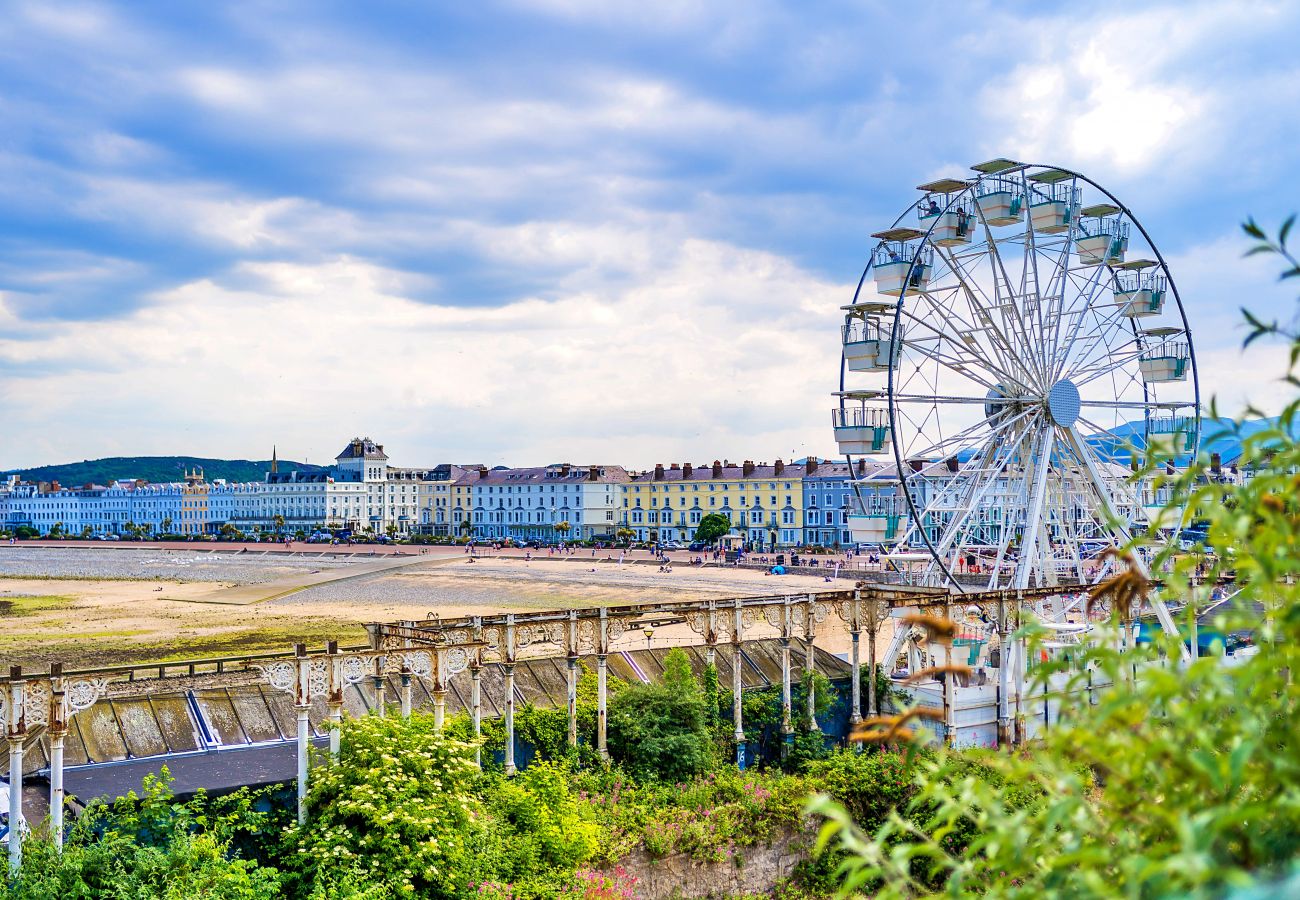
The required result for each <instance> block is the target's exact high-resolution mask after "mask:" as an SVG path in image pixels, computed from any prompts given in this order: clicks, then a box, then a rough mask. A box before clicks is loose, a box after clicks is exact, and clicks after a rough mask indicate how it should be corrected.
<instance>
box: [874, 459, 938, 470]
mask: <svg viewBox="0 0 1300 900" xmlns="http://www.w3.org/2000/svg"><path fill="white" fill-rule="evenodd" d="M858 462H862V460H858ZM907 464H908V465H909V466H911V467H912V471H913V472H920V471H921V470H922V469H923V468H925V460H923V459H909V460H908V461H907Z"/></svg>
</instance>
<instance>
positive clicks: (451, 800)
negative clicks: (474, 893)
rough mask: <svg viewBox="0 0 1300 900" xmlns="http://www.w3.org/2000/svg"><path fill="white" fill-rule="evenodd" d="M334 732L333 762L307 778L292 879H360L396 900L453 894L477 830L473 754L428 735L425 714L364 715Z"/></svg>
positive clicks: (458, 743)
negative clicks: (337, 746)
mask: <svg viewBox="0 0 1300 900" xmlns="http://www.w3.org/2000/svg"><path fill="white" fill-rule="evenodd" d="M342 727H343V734H342V736H341V746H342V749H341V755H340V762H339V764H337V765H330V766H322V767H319V768H318V769H317V770H316V773H315V775H314V779H313V782H312V785H311V790H310V794H309V796H308V820H307V822H306V824H305V825H304V826H303V827H302V828H300V829H298V830H297V831H296V832H295V833H294V834H293V835H292V837H291V842H292V844H293V846H294V847H295V849H296V860H295V861H296V862H297V863H298V872H299V873H300V876H301V877H303V878H304V879H305V880H306V881H307V882H308V883H311V882H319V881H322V880H326V879H329V880H335V881H343V880H346V879H349V878H351V879H354V880H360V879H361V878H362V876H364V877H365V878H367V879H368V880H369V881H371V882H377V883H381V884H384V885H387V886H388V887H389V888H390V889H391V890H392V892H393V893H394V895H396V896H417V895H419V896H430V897H450V896H455V895H456V893H457V890H458V888H459V887H463V886H464V884H465V882H466V880H467V877H466V873H467V871H469V870H470V869H472V860H471V857H470V851H469V848H470V847H471V846H472V844H473V843H474V841H475V839H476V837H477V835H478V832H479V831H480V830H481V828H482V827H483V826H482V824H481V822H480V821H479V820H478V818H476V816H475V815H474V810H475V808H476V806H477V803H476V802H475V798H474V795H473V794H472V792H471V788H472V785H473V781H474V779H475V778H476V775H477V770H476V769H475V766H474V756H473V747H472V746H471V745H469V744H467V743H464V742H461V741H455V740H452V739H450V738H448V737H445V736H441V735H438V734H436V733H435V731H434V727H433V719H432V717H430V716H412V717H411V718H410V719H409V720H402V719H400V718H396V717H392V718H380V717H378V716H365V717H362V718H360V719H347V720H345V721H344V723H343V726H342Z"/></svg>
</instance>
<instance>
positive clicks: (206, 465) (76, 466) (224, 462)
mask: <svg viewBox="0 0 1300 900" xmlns="http://www.w3.org/2000/svg"><path fill="white" fill-rule="evenodd" d="M196 468H197V469H202V470H203V474H204V475H205V476H206V477H207V479H208V480H209V481H212V480H213V479H216V478H224V479H225V480H227V481H261V480H262V479H263V478H265V477H266V473H267V472H268V471H270V468H271V461H270V460H269V459H264V460H252V459H204V458H203V457H200V456H110V457H106V458H104V459H87V460H84V461H82V462H75V463H64V464H63V465H58V466H37V467H35V468H32V469H12V470H10V471H8V472H4V473H2V474H4V475H6V476H7V475H18V476H19V477H21V478H22V479H23V480H24V481H57V482H58V483H59V484H61V485H63V486H64V487H79V486H81V485H83V484H108V483H109V482H111V481H114V480H116V479H118V478H141V479H144V480H145V481H152V482H162V481H180V480H182V479H183V478H184V477H185V471H186V470H187V469H190V470H193V469H196ZM321 468H323V467H322V466H309V465H306V464H305V463H300V462H294V461H293V460H289V459H282V460H280V471H281V472H289V471H292V470H294V469H298V470H300V471H318V470H320V469H321Z"/></svg>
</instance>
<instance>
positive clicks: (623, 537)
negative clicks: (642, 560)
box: [614, 525, 635, 544]
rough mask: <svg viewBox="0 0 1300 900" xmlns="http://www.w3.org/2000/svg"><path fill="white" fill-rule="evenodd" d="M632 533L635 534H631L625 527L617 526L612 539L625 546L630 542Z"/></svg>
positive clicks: (630, 530) (629, 529)
mask: <svg viewBox="0 0 1300 900" xmlns="http://www.w3.org/2000/svg"><path fill="white" fill-rule="evenodd" d="M634 533H635V532H633V531H632V529H631V528H628V527H627V526H626V525H622V526H619V528H618V529H617V530H615V532H614V537H616V538H617V539H618V540H619V541H621V542H622V543H624V544H626V543H627V542H628V541H630V540H632V536H633V534H634Z"/></svg>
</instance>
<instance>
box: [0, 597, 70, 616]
mask: <svg viewBox="0 0 1300 900" xmlns="http://www.w3.org/2000/svg"><path fill="white" fill-rule="evenodd" d="M71 602H72V598H71V597H66V596H64V595H62V594H14V595H11V596H8V597H0V618H8V617H11V616H14V617H16V616H33V615H36V614H37V613H41V612H45V611H46V610H50V609H57V608H58V607H61V606H66V605H67V604H69V603H71Z"/></svg>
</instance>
